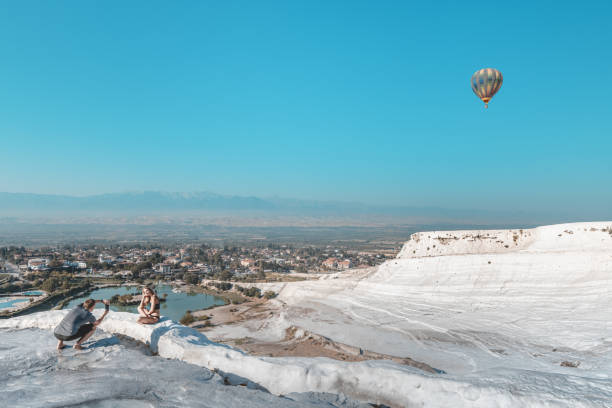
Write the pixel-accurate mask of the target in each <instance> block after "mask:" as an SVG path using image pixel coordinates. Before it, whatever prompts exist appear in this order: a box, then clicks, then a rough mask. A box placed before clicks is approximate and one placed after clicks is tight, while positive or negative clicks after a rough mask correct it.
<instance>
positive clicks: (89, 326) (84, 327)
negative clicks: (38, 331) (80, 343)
mask: <svg viewBox="0 0 612 408" xmlns="http://www.w3.org/2000/svg"><path fill="white" fill-rule="evenodd" d="M93 328H94V325H93V324H92V323H87V324H84V325H82V326H81V327H79V331H78V332H76V334H73V335H72V336H63V335H61V334H57V333H53V334H54V335H55V337H56V338H57V339H58V340H62V341H70V340H76V339H80V338H81V337H83V336H84V335H86V334H87V333H89V332H90V331H92V330H93Z"/></svg>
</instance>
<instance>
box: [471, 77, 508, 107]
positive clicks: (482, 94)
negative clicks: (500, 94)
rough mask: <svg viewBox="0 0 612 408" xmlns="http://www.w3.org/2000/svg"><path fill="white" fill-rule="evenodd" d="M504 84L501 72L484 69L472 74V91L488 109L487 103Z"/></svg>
mask: <svg viewBox="0 0 612 408" xmlns="http://www.w3.org/2000/svg"><path fill="white" fill-rule="evenodd" d="M502 82H504V77H503V76H502V74H501V72H499V71H498V70H496V69H494V68H485V69H481V70H479V71H476V72H474V75H472V90H473V91H474V93H475V94H476V96H478V97H479V98H480V99H482V101H483V102H484V103H485V108H488V107H489V101H490V100H491V98H492V97H493V95H495V93H496V92H497V91H499V88H501V86H502Z"/></svg>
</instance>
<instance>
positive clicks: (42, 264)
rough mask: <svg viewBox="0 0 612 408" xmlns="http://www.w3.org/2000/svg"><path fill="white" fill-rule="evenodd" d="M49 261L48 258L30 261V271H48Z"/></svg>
mask: <svg viewBox="0 0 612 408" xmlns="http://www.w3.org/2000/svg"><path fill="white" fill-rule="evenodd" d="M48 263H49V260H48V259H47V258H32V259H28V269H30V270H32V271H40V270H43V269H47V264H48Z"/></svg>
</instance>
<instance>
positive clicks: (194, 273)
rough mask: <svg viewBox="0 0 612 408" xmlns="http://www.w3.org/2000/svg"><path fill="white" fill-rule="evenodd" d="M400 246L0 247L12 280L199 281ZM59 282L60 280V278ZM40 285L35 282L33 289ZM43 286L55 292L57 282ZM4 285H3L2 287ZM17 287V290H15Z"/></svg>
mask: <svg viewBox="0 0 612 408" xmlns="http://www.w3.org/2000/svg"><path fill="white" fill-rule="evenodd" d="M399 249H400V248H399V244H398V245H385V246H382V247H379V248H375V247H373V248H368V250H363V249H356V248H354V247H352V246H351V245H339V246H332V245H324V246H315V245H302V246H295V245H284V244H260V245H254V246H250V247H249V246H244V245H242V246H237V245H225V246H223V247H215V246H211V245H209V244H189V245H184V246H181V245H176V244H173V245H144V244H131V245H107V246H102V245H93V246H81V245H64V246H61V247H43V248H25V247H17V246H10V247H2V248H0V272H2V273H3V274H5V275H4V276H5V277H11V278H12V279H10V280H11V281H12V283H18V281H20V280H28V279H27V277H30V276H36V277H39V278H40V277H43V278H49V276H50V273H51V272H53V271H58V272H64V273H69V274H70V275H71V276H72V277H83V278H109V279H117V280H122V281H135V282H140V283H142V282H144V281H145V280H165V281H181V280H184V281H185V282H187V283H191V284H197V283H199V282H200V281H201V280H202V279H203V278H208V279H218V280H226V281H229V280H238V281H255V280H262V279H266V276H270V275H278V274H292V273H297V274H308V273H330V272H334V271H341V270H346V269H350V268H367V267H371V266H375V265H378V264H380V263H382V262H383V261H384V260H385V259H387V258H390V257H394V256H395V255H396V254H397V251H399ZM56 283H57V284H61V283H60V282H56ZM35 286H36V285H32V287H35ZM46 286H48V287H46V288H41V289H45V290H48V291H49V290H50V291H53V290H54V289H56V288H55V287H54V285H46ZM2 288H3V286H0V291H4V290H2ZM11 289H14V288H11Z"/></svg>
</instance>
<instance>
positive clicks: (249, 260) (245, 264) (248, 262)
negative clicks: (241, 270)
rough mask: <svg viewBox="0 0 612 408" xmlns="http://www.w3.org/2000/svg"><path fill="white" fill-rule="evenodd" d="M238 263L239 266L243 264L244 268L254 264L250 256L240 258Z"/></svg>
mask: <svg viewBox="0 0 612 408" xmlns="http://www.w3.org/2000/svg"><path fill="white" fill-rule="evenodd" d="M240 265H241V266H244V267H245V268H249V267H251V266H254V265H255V260H254V259H252V258H246V259H242V260H241V261H240Z"/></svg>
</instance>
